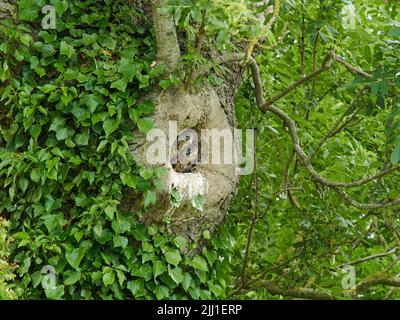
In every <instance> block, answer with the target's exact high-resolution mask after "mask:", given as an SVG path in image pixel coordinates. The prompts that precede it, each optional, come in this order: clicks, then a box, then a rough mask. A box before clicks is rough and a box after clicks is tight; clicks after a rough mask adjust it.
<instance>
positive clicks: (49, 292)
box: [44, 285, 64, 300]
mask: <svg viewBox="0 0 400 320" xmlns="http://www.w3.org/2000/svg"><path fill="white" fill-rule="evenodd" d="M44 292H45V294H46V297H47V298H48V299H52V300H59V299H61V298H62V297H63V296H64V286H63V285H59V286H56V288H54V289H45V290H44Z"/></svg>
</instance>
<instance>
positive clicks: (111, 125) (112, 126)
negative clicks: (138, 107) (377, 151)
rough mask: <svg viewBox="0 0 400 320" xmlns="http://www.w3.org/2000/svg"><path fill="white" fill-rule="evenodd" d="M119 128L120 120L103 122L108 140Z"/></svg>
mask: <svg viewBox="0 0 400 320" xmlns="http://www.w3.org/2000/svg"><path fill="white" fill-rule="evenodd" d="M118 126H119V120H118V119H107V120H106V121H104V122H103V129H104V132H105V133H106V138H108V137H109V136H110V135H111V134H112V133H113V132H114V131H115V130H117V128H118Z"/></svg>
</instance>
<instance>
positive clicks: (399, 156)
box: [390, 143, 400, 164]
mask: <svg viewBox="0 0 400 320" xmlns="http://www.w3.org/2000/svg"><path fill="white" fill-rule="evenodd" d="M390 162H391V163H392V164H398V163H399V162H400V143H399V144H398V145H397V146H396V148H394V150H393V152H392V154H391V156H390Z"/></svg>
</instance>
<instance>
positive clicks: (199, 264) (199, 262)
mask: <svg viewBox="0 0 400 320" xmlns="http://www.w3.org/2000/svg"><path fill="white" fill-rule="evenodd" d="M192 265H193V267H194V268H196V269H197V270H200V271H205V272H207V271H208V267H207V262H206V260H204V259H203V258H202V257H200V256H196V257H194V259H193V261H192Z"/></svg>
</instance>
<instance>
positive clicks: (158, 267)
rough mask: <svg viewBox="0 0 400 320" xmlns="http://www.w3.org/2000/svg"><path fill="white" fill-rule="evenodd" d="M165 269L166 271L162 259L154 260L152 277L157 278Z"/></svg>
mask: <svg viewBox="0 0 400 320" xmlns="http://www.w3.org/2000/svg"><path fill="white" fill-rule="evenodd" d="M165 271H167V266H166V264H165V263H164V261H161V260H156V261H155V262H154V264H153V275H154V279H155V278H157V277H158V276H159V275H160V274H163V273H164V272H165Z"/></svg>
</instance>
